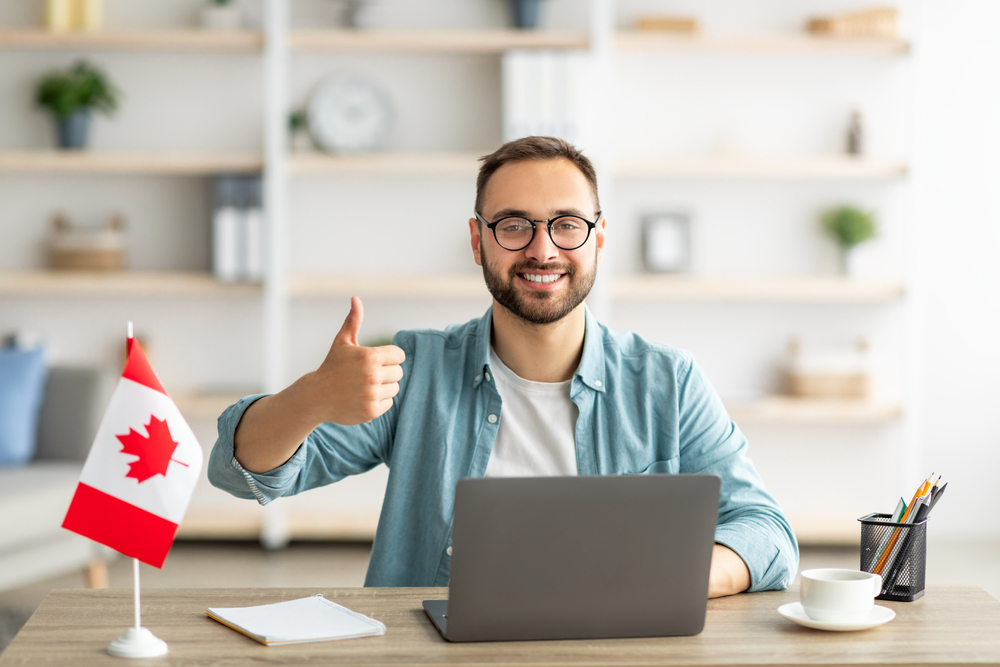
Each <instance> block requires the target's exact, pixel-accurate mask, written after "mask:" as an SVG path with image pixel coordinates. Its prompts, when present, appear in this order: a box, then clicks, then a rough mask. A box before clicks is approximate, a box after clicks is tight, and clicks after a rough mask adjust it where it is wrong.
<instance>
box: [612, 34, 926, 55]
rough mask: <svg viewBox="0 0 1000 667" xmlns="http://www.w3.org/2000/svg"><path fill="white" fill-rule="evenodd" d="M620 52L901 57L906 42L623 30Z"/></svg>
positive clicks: (906, 48) (907, 45) (907, 49)
mask: <svg viewBox="0 0 1000 667" xmlns="http://www.w3.org/2000/svg"><path fill="white" fill-rule="evenodd" d="M615 46H616V47H617V48H618V49H619V50H621V51H626V52H627V51H684V52H688V51H707V52H741V53H780V54H807V53H842V54H858V55H904V54H906V53H909V52H910V42H909V41H908V40H905V39H902V38H898V39H851V38H845V37H817V36H813V35H809V34H806V33H788V34H773V35H673V34H670V33H662V32H655V31H651V30H650V31H638V30H626V31H621V32H619V33H618V34H617V35H616V39H615Z"/></svg>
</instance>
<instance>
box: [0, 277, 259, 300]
mask: <svg viewBox="0 0 1000 667" xmlns="http://www.w3.org/2000/svg"><path fill="white" fill-rule="evenodd" d="M259 293H260V285H259V284H256V283H223V282H220V281H218V280H216V279H215V278H214V277H213V276H212V275H211V274H210V273H202V272H198V271H106V272H105V271H2V272H0V296H130V295H134V296H215V295H235V294H259Z"/></svg>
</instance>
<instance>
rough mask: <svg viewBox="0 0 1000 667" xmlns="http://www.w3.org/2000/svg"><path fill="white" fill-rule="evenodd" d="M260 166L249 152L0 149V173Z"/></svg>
mask: <svg viewBox="0 0 1000 667" xmlns="http://www.w3.org/2000/svg"><path fill="white" fill-rule="evenodd" d="M263 166H264V161H263V159H262V158H261V156H260V155H259V154H257V153H249V152H196V151H191V152H177V151H103V150H83V151H70V150H55V149H50V150H10V149H7V150H0V173H2V172H8V173H22V174H23V173H28V174H85V175H91V174H107V175H135V174H158V175H168V176H171V175H173V176H203V175H210V174H220V173H253V172H258V171H260V170H261V169H262V168H263Z"/></svg>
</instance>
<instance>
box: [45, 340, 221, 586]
mask: <svg viewBox="0 0 1000 667" xmlns="http://www.w3.org/2000/svg"><path fill="white" fill-rule="evenodd" d="M202 458H203V457H202V451H201V445H199V444H198V440H197V439H196V438H195V437H194V433H193V432H192V431H191V427H189V426H188V424H187V422H186V421H184V418H183V417H182V416H181V413H180V411H179V410H178V409H177V406H176V405H174V402H173V401H172V400H170V397H169V396H167V392H166V391H164V389H163V385H161V384H160V381H159V379H157V377H156V373H154V372H153V368H152V367H151V366H150V365H149V360H148V359H147V358H146V354H145V353H144V352H143V351H142V348H141V347H140V346H139V344H138V343H137V342H136V341H135V339H134V338H129V339H128V360H127V361H126V363H125V370H124V371H122V377H121V379H120V380H119V381H118V386H117V387H116V388H115V393H114V394H113V395H112V397H111V403H110V404H109V405H108V409H107V412H105V413H104V419H103V420H102V421H101V426H100V428H98V430H97V437H96V438H95V439H94V444H93V446H92V447H91V448H90V453H89V454H88V455H87V460H86V462H85V463H84V464H83V471H82V472H81V473H80V482H79V483H78V484H77V487H76V493H75V494H74V495H73V500H72V502H71V503H70V505H69V510H67V512H66V518H65V519H64V520H63V524H62V526H63V528H66V529H68V530H71V531H73V532H74V533H79V534H80V535H83V536H84V537H89V538H90V539H92V540H94V541H95V542H100V543H101V544H104V545H106V546H109V547H111V548H112V549H115V550H116V551H120V552H121V553H123V554H125V555H126V556H131V557H132V558H137V559H139V560H141V561H142V562H143V563H146V564H148V565H152V566H154V567H162V566H163V561H164V560H165V559H166V557H167V552H168V551H170V545H171V544H173V541H174V535H175V534H176V532H177V526H178V525H179V524H180V522H181V518H182V517H183V516H184V512H185V511H186V510H187V506H188V503H189V502H190V501H191V494H192V493H193V492H194V487H195V484H196V483H197V482H198V475H199V474H200V472H201V465H202Z"/></svg>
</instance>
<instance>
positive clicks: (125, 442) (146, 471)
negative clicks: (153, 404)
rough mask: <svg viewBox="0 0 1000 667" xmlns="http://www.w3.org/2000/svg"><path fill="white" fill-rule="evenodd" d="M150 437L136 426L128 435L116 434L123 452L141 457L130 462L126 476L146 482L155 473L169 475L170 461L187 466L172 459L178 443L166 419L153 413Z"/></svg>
mask: <svg viewBox="0 0 1000 667" xmlns="http://www.w3.org/2000/svg"><path fill="white" fill-rule="evenodd" d="M146 432H147V433H148V434H149V436H148V437H146V436H144V435H142V434H141V433H139V432H138V431H136V430H135V429H134V428H129V430H128V435H116V436H115V437H116V438H118V440H119V441H120V442H121V443H122V454H131V455H133V456H138V457H139V458H138V459H136V460H135V461H132V462H131V463H129V464H128V466H129V471H128V474H126V475H125V476H126V477H134V478H135V479H136V480H137V481H139V482H140V483H141V482H145V481H146V480H147V479H149V478H150V477H152V476H153V475H163V476H164V477H166V476H167V466H169V465H170V462H171V461H173V462H174V463H180V464H181V465H182V466H184V467H187V464H186V463H181V462H180V461H177V460H175V459H172V458H170V457H172V456H173V455H174V450H175V449H177V444H178V443H176V442H174V439H173V437H172V436H171V435H170V429H169V428H167V422H166V421H165V420H161V419H157V418H156V417H154V416H153V415H150V416H149V423H148V424H146Z"/></svg>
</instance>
